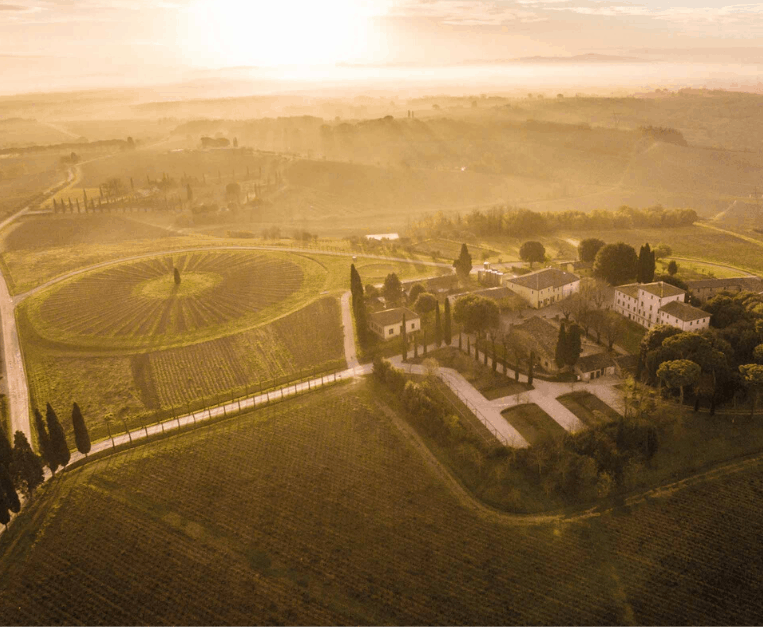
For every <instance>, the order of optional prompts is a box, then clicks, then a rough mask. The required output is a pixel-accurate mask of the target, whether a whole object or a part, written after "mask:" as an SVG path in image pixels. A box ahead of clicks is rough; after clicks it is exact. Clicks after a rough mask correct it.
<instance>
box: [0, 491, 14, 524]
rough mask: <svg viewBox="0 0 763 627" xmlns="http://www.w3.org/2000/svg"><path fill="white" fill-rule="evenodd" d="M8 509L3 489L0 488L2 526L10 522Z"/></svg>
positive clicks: (0, 518)
mask: <svg viewBox="0 0 763 627" xmlns="http://www.w3.org/2000/svg"><path fill="white" fill-rule="evenodd" d="M8 510H10V507H9V503H8V501H7V499H6V498H5V494H4V493H3V489H2V488H0V523H2V524H3V526H4V527H7V526H8V523H9V522H11V514H10V512H9V511H8Z"/></svg>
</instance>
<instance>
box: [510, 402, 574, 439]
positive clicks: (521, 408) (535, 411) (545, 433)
mask: <svg viewBox="0 0 763 627" xmlns="http://www.w3.org/2000/svg"><path fill="white" fill-rule="evenodd" d="M501 415H502V416H503V417H504V418H505V419H506V421H507V422H508V423H509V424H510V425H511V426H512V427H514V428H515V429H516V430H517V431H519V434H520V435H521V436H522V437H523V438H524V439H525V440H527V441H528V442H529V443H530V444H531V445H533V444H536V443H537V442H540V441H541V440H543V439H545V438H549V437H561V436H563V435H565V434H566V431H565V430H564V427H562V425H560V424H559V423H558V422H556V420H554V419H553V418H552V417H551V416H549V415H548V414H547V413H546V412H545V411H543V410H542V409H541V408H540V407H538V406H537V405H536V404H535V403H525V404H523V405H516V406H514V407H509V408H508V409H504V410H503V411H502V412H501Z"/></svg>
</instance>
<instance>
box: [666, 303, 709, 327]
mask: <svg viewBox="0 0 763 627" xmlns="http://www.w3.org/2000/svg"><path fill="white" fill-rule="evenodd" d="M660 311H662V312H664V313H666V314H669V315H671V316H673V317H674V318H678V319H679V320H681V321H683V322H689V321H690V320H701V319H702V318H709V317H710V314H709V313H707V312H706V311H703V310H702V309H698V308H697V307H694V306H692V305H689V304H688V303H681V302H679V301H677V300H672V301H670V302H669V303H667V304H665V305H663V306H662V307H660Z"/></svg>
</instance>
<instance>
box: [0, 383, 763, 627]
mask: <svg viewBox="0 0 763 627" xmlns="http://www.w3.org/2000/svg"><path fill="white" fill-rule="evenodd" d="M382 416H384V413H383V412H381V411H379V407H377V406H376V405H375V403H374V401H373V400H372V399H371V398H370V396H369V394H368V391H367V390H365V389H364V388H362V387H355V388H353V389H352V390H348V389H347V388H343V389H340V390H330V391H326V392H322V393H317V394H314V395H312V396H310V397H304V398H301V399H295V400H293V401H289V402H286V403H283V404H279V405H278V406H275V407H271V408H268V409H264V410H259V411H258V412H254V413H251V414H248V415H245V416H242V417H239V418H234V419H230V420H227V421H223V422H219V423H216V424H214V425H210V426H208V427H204V428H201V429H197V430H194V431H192V432H190V433H186V434H183V435H179V436H173V437H169V438H168V439H166V440H162V441H158V442H155V443H152V444H149V445H145V446H142V447H139V448H136V449H132V450H128V451H126V452H123V453H120V454H118V455H114V456H111V457H109V458H106V459H104V460H101V461H98V462H94V463H91V464H89V465H87V466H84V467H81V468H79V469H77V470H73V471H69V472H67V473H66V474H65V475H64V476H63V477H61V478H60V479H58V480H57V482H56V483H54V484H52V485H50V486H49V487H48V489H47V490H46V491H45V492H44V493H43V494H42V495H40V496H39V497H38V498H37V500H36V502H35V503H34V504H33V505H32V506H31V507H30V508H29V509H28V510H26V511H25V512H24V514H22V517H21V518H20V519H19V520H18V521H17V523H16V524H15V525H14V526H13V527H11V529H10V531H9V533H6V534H3V536H2V538H0V555H1V556H2V557H0V617H2V622H3V623H5V624H29V623H36V624H57V623H62V622H65V623H81V624H92V623H99V624H103V623H106V624H133V623H138V622H140V623H149V624H223V623H240V624H244V623H245V624H261V623H267V624H279V623H287V624H327V623H331V624H347V623H356V624H382V623H384V624H387V623H391V624H526V623H534V624H616V623H637V624H716V623H725V624H748V623H756V622H758V620H759V617H760V615H761V612H762V611H763V600H762V598H761V596H760V594H759V591H760V586H761V583H763V570H762V569H761V567H760V565H759V564H758V560H756V559H755V556H756V555H757V553H758V549H759V537H760V533H761V532H762V531H763V524H761V522H760V519H759V516H758V515H757V512H758V509H759V502H760V496H761V491H762V490H763V473H762V472H761V470H760V467H759V466H755V467H753V468H752V469H750V470H747V471H745V472H743V473H738V474H736V475H731V476H728V477H727V478H725V479H722V480H716V481H715V482H711V483H705V484H700V485H699V486H695V487H692V488H687V489H684V490H683V491H681V492H678V493H676V494H673V495H672V496H669V497H664V498H661V499H656V500H654V499H653V500H651V501H648V502H645V503H642V504H641V505H638V506H634V507H633V508H632V509H630V510H629V511H622V512H618V513H617V514H610V515H604V516H601V517H593V518H586V519H584V520H582V521H580V522H577V523H564V522H562V523H554V524H538V525H536V526H527V525H520V526H515V524H514V522H513V519H511V518H506V519H503V520H498V519H496V518H493V517H490V518H489V519H484V518H483V517H482V516H481V515H480V514H478V512H477V510H475V509H474V505H473V503H472V501H470V500H469V499H468V498H466V497H464V496H463V494H462V493H460V492H459V493H456V492H454V491H452V488H451V487H450V486H449V484H445V483H443V482H442V479H441V477H440V475H439V474H437V473H434V472H432V467H431V466H429V465H428V464H431V463H436V462H433V461H432V458H430V457H424V456H422V455H421V453H420V451H419V449H418V448H416V446H415V445H412V444H411V443H410V442H409V440H407V439H405V438H403V437H401V434H400V432H399V431H397V430H396V427H394V426H393V425H392V424H390V423H389V422H388V421H387V419H384V418H381V417H382ZM425 460H427V461H425ZM686 521H691V524H690V525H687V524H686Z"/></svg>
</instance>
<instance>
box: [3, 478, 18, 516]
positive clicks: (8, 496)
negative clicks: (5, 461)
mask: <svg viewBox="0 0 763 627" xmlns="http://www.w3.org/2000/svg"><path fill="white" fill-rule="evenodd" d="M0 492H5V500H6V502H7V503H8V509H9V510H11V511H12V512H13V513H14V514H18V513H19V510H20V509H21V501H19V495H18V494H17V493H16V488H14V487H13V480H12V479H11V475H10V474H9V473H8V469H7V468H5V467H4V466H0Z"/></svg>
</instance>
